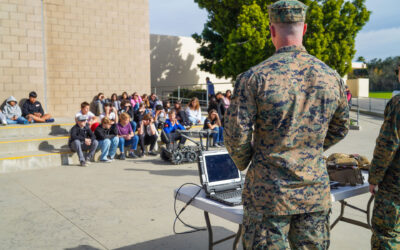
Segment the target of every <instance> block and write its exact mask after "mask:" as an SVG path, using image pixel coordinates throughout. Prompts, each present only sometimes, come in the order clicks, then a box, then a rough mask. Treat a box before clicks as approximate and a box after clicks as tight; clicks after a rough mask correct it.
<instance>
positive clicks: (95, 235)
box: [0, 116, 382, 250]
mask: <svg viewBox="0 0 400 250" xmlns="http://www.w3.org/2000/svg"><path fill="white" fill-rule="evenodd" d="M381 122H382V121H381V119H379V118H373V117H366V116H362V117H361V126H362V130H361V131H351V132H350V134H349V136H348V137H347V138H346V139H345V140H344V141H343V142H341V143H339V144H338V145H336V146H335V147H334V148H332V149H331V150H329V151H328V152H327V154H329V153H331V152H353V153H360V154H365V155H368V156H369V157H371V156H372V152H373V148H374V145H375V139H376V136H377V135H378V132H379V127H380V125H381ZM185 182H196V183H198V175H197V165H195V164H191V165H182V166H173V165H168V164H164V163H163V162H162V161H160V160H159V158H158V157H152V158H151V157H148V158H145V159H140V160H127V161H124V162H121V161H116V162H114V163H112V164H101V163H97V164H92V165H91V166H90V167H87V168H80V167H74V166H69V167H59V168H51V169H43V170H37V171H24V172H18V173H10V174H3V175H1V176H0V249H2V250H3V249H4V250H5V249H7V250H8V249H30V250H34V249H38V250H39V249H40V250H45V249H51V250H53V249H74V250H84V249H88V250H93V249H124V250H131V249H132V250H135V249H141V250H142V249H207V234H206V232H198V233H194V234H188V235H174V234H173V232H172V223H173V219H174V213H173V195H172V192H173V189H175V188H177V187H179V186H180V185H181V184H183V183H185ZM368 198H369V195H368V194H366V195H361V196H358V197H355V198H352V199H351V200H350V201H351V202H352V203H354V204H356V205H359V206H366V202H367V200H368ZM178 205H179V206H181V205H182V204H181V203H180V204H178ZM338 211H339V206H338V204H337V203H335V204H334V207H333V215H332V218H334V217H336V216H337V214H338ZM346 215H347V216H348V217H351V218H355V219H364V216H362V214H360V213H359V212H356V211H351V210H348V211H347V212H346ZM182 217H183V219H184V220H185V221H187V222H189V223H191V224H194V225H198V226H205V222H204V219H203V215H202V212H201V211H200V210H198V209H195V208H188V209H187V210H185V212H184V214H183V216H182ZM211 220H212V223H213V225H214V226H215V233H216V235H217V238H218V237H222V236H225V235H227V234H230V233H233V232H234V231H236V230H237V225H235V224H232V223H229V222H226V221H224V220H222V219H219V218H217V217H214V216H212V217H211ZM178 230H186V229H185V228H183V227H182V226H178ZM370 235H371V234H370V232H369V231H368V230H366V229H363V228H359V227H356V226H353V225H348V224H345V223H343V222H342V223H339V224H338V226H337V227H336V228H334V230H333V231H332V234H331V240H332V243H331V249H340V250H343V249H370V244H369V240H370ZM215 249H231V242H228V243H224V244H222V245H219V246H217V247H216V248H215Z"/></svg>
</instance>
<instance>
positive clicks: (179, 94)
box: [178, 86, 181, 100]
mask: <svg viewBox="0 0 400 250" xmlns="http://www.w3.org/2000/svg"><path fill="white" fill-rule="evenodd" d="M179 99H181V86H178V100H179Z"/></svg>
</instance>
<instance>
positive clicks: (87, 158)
mask: <svg viewBox="0 0 400 250" xmlns="http://www.w3.org/2000/svg"><path fill="white" fill-rule="evenodd" d="M91 162H94V160H93V159H90V157H86V163H87V164H90V163H91Z"/></svg>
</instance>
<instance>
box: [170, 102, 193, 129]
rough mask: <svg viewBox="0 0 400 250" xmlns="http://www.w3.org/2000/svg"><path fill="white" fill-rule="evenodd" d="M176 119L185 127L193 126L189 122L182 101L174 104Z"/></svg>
mask: <svg viewBox="0 0 400 250" xmlns="http://www.w3.org/2000/svg"><path fill="white" fill-rule="evenodd" d="M174 109H175V114H176V119H177V120H178V121H179V123H180V124H182V125H183V126H188V127H190V126H192V123H191V122H190V121H189V118H188V117H187V115H186V113H185V111H184V110H183V109H182V103H181V101H180V100H178V101H176V102H175V104H174Z"/></svg>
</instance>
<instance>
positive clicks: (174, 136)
mask: <svg viewBox="0 0 400 250" xmlns="http://www.w3.org/2000/svg"><path fill="white" fill-rule="evenodd" d="M168 117H169V119H167V120H166V121H165V125H164V128H163V130H164V132H165V134H166V136H167V138H164V139H163V138H162V137H161V139H163V142H164V143H165V144H166V145H167V149H168V150H172V143H175V142H176V141H179V144H178V147H180V146H183V145H184V144H185V142H186V138H185V137H183V136H181V134H180V133H178V132H177V130H185V128H184V127H183V126H182V125H181V124H180V123H179V121H178V120H177V119H176V115H175V111H174V110H171V111H170V112H169V114H168Z"/></svg>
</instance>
